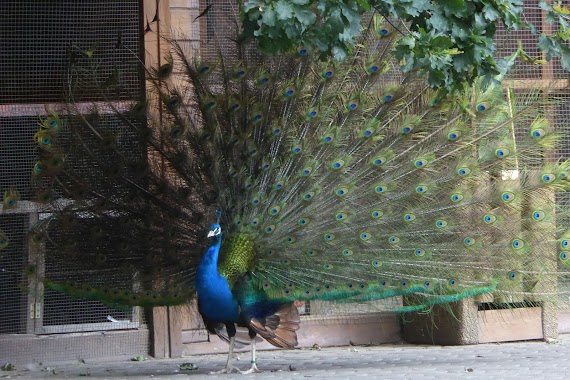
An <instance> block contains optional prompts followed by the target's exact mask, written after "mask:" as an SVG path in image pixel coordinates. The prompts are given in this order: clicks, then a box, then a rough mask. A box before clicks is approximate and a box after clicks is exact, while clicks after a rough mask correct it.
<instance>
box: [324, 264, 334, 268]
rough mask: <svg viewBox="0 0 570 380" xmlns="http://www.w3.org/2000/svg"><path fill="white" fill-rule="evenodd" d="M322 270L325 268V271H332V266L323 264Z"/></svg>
mask: <svg viewBox="0 0 570 380" xmlns="http://www.w3.org/2000/svg"><path fill="white" fill-rule="evenodd" d="M323 268H325V269H332V268H333V265H332V264H325V265H323Z"/></svg>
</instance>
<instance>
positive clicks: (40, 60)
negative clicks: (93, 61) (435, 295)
mask: <svg viewBox="0 0 570 380" xmlns="http://www.w3.org/2000/svg"><path fill="white" fill-rule="evenodd" d="M235 3H236V2H235V1H230V0H224V1H215V2H214V1H213V0H200V1H198V0H195V1H193V0H170V1H167V0H161V1H155V0H124V1H112V0H105V1H81V2H77V1H73V0H56V1H52V0H33V1H25V2H22V1H18V0H4V1H2V2H1V3H0V35H1V36H2V38H1V39H0V52H1V53H2V54H0V192H2V193H3V192H5V191H9V190H10V189H12V188H17V191H18V192H19V194H20V197H21V199H20V202H19V203H18V206H17V207H15V208H7V207H2V206H0V207H2V208H0V230H1V231H2V232H3V233H4V234H5V237H6V238H7V239H8V240H9V241H10V244H9V245H8V246H7V247H6V248H4V249H2V250H0V364H3V363H5V362H10V363H16V364H17V363H29V362H49V361H60V360H70V359H77V358H93V357H118V356H136V355H141V354H143V355H144V354H146V353H149V352H150V353H152V354H153V355H154V356H155V357H177V356H180V355H182V354H194V353H203V352H211V351H213V350H217V349H218V348H222V349H223V348H224V347H225V343H224V342H221V341H220V340H219V339H218V338H217V337H215V336H213V337H212V336H210V335H209V334H208V333H207V332H206V330H205V329H204V327H203V326H202V324H201V320H200V318H199V316H198V315H197V314H196V312H195V310H193V308H192V306H189V307H162V308H156V309H154V310H143V309H142V308H140V307H132V308H130V309H124V308H123V309H120V310H118V309H113V308H110V307H108V306H106V305H104V304H102V303H99V302H96V301H85V300H78V299H73V298H71V297H68V296H66V295H63V294H61V293H57V292H54V291H51V290H46V289H44V288H43V286H42V285H41V283H39V282H36V281H35V280H34V274H32V275H30V274H29V273H28V272H29V268H30V265H33V266H34V267H35V268H36V269H35V270H36V271H37V272H36V273H35V275H37V276H43V275H47V276H49V277H52V278H57V277H58V276H68V277H69V276H70V273H69V271H70V269H69V267H67V266H66V264H65V263H62V262H58V261H57V259H54V258H56V257H57V254H55V252H54V251H53V250H54V247H53V246H52V245H50V243H49V242H46V243H45V244H42V245H35V246H33V245H30V244H28V242H27V232H28V230H29V228H30V226H31V225H33V224H34V223H36V222H37V221H40V220H42V218H45V216H46V214H47V213H49V210H45V209H42V208H41V207H39V206H38V205H37V204H36V203H35V202H34V201H33V200H34V198H35V197H36V195H37V194H35V193H34V189H33V184H32V183H31V168H32V167H33V166H34V163H35V162H36V161H37V160H38V154H39V152H38V148H37V146H36V143H35V142H34V134H35V132H36V131H37V125H38V117H39V118H41V119H46V118H47V117H49V116H50V115H49V113H48V111H47V108H46V105H52V108H57V107H58V106H61V104H62V103H63V102H64V101H65V99H66V98H65V86H66V85H67V83H66V81H67V78H68V74H69V72H68V69H69V66H68V62H69V59H70V57H72V56H73V54H74V51H86V50H89V49H96V51H97V54H98V55H99V56H100V57H103V59H102V62H104V64H103V66H102V67H101V68H100V72H101V73H103V74H105V73H106V76H111V75H112V74H113V73H114V72H116V71H119V72H120V73H121V78H120V80H121V84H122V87H121V91H119V92H118V93H116V94H114V99H115V104H116V107H117V108H119V109H120V108H121V107H123V106H124V104H125V103H127V102H129V101H133V100H140V99H142V98H144V96H145V89H146V84H145V74H144V71H143V70H142V69H141V66H140V62H144V64H145V65H147V67H150V66H151V65H153V64H157V63H158V64H160V62H161V60H164V56H165V52H167V51H168V48H169V46H168V43H167V42H166V41H165V40H164V39H162V38H159V37H158V36H168V37H169V38H173V39H175V40H177V41H178V42H179V43H180V44H181V45H183V46H185V47H186V48H187V50H188V52H191V53H192V54H195V55H200V56H202V57H215V56H216V51H217V50H216V49H218V48H222V49H223V48H224V46H223V44H224V41H226V39H225V35H224V33H229V32H230V31H231V28H228V25H231V23H232V20H233V19H234V15H235V12H236V4H235ZM211 5H213V7H212V8H211V10H210V11H209V12H208V13H207V14H206V15H204V16H203V17H200V18H198V19H197V18H196V17H197V16H198V15H200V13H201V12H202V10H204V9H206V7H208V6H211ZM525 7H526V8H525V9H526V10H525V16H526V18H527V19H529V20H530V21H532V22H533V23H534V25H536V26H537V27H538V28H539V29H540V28H542V27H547V26H546V24H545V23H544V22H543V14H542V11H541V10H540V9H539V8H538V6H537V1H525ZM156 15H159V17H158V19H156V17H155V16H156ZM519 40H520V41H522V45H523V47H524V49H525V51H526V52H527V53H529V54H531V55H533V56H540V54H541V53H540V51H539V50H538V49H537V48H536V47H535V42H534V40H533V38H532V37H531V36H530V35H529V34H528V32H517V33H509V34H506V33H505V32H499V33H498V44H499V53H498V55H499V56H505V55H508V54H510V53H513V52H514V51H515V50H516V49H517V46H518V41H519ZM119 41H120V45H121V48H118V45H119V44H118V42H119ZM249 54H251V55H252V57H254V56H255V54H256V52H255V51H254V50H253V49H252V50H251V51H250V52H249ZM106 76H102V77H106ZM543 82H547V83H548V85H549V88H550V91H551V93H553V94H555V95H557V96H558V97H560V98H561V99H563V101H562V102H561V103H560V104H558V105H556V106H555V107H553V108H552V109H550V110H548V117H549V119H550V121H551V122H552V123H553V124H554V125H556V126H559V127H562V126H564V127H567V125H568V120H569V118H570V94H569V92H568V83H569V82H568V73H567V72H564V71H563V70H562V68H561V67H560V65H559V64H558V63H557V61H556V60H553V61H552V62H551V63H549V64H546V65H531V64H526V65H517V66H516V67H515V69H514V70H513V71H512V73H511V74H510V77H509V80H508V81H507V84H508V85H509V86H511V87H512V88H514V89H515V91H517V92H524V91H525V89H528V88H533V87H537V86H538V87H540V85H541V83H543ZM78 96H79V99H76V101H77V100H78V101H79V102H80V103H81V102H83V103H85V107H88V105H89V103H90V102H93V101H95V102H96V101H99V100H102V99H98V98H97V96H98V95H94V93H89V92H86V93H83V94H79V95H78ZM101 123H103V124H104V125H105V127H106V128H108V129H109V130H110V131H112V130H113V128H114V127H115V126H116V125H117V123H118V120H117V119H116V115H114V114H113V113H112V112H109V113H108V114H102V120H101ZM563 132H568V131H563ZM135 141H136V140H135V139H134V138H133V137H132V136H131V137H129V136H128V135H124V136H122V137H121V144H122V146H123V148H124V151H125V152H128V154H132V155H137V154H142V153H143V151H144V147H142V146H138V145H137V144H136V143H135ZM563 142H564V143H563V144H561V145H560V146H559V147H558V150H559V152H561V153H562V154H563V155H564V156H565V157H570V145H569V144H570V137H568V135H566V136H565V137H564V138H563ZM566 142H567V143H566ZM74 157H75V158H76V162H74V165H77V166H76V167H77V168H78V170H84V171H85V173H86V174H87V175H93V176H96V175H100V173H97V171H96V170H93V171H91V168H90V167H89V162H86V161H84V160H82V159H81V155H80V153H78V154H77V156H74V155H72V156H71V158H72V160H73V158H74ZM568 201H570V200H569V199H568V197H566V196H560V197H559V199H558V202H568ZM86 223H88V221H86ZM77 244H81V239H80V237H78V242H77ZM82 249H84V250H85V252H89V250H90V249H91V247H88V246H86V247H82ZM91 253H93V252H91ZM94 254H95V253H94ZM77 259H78V260H80V259H81V258H77ZM74 275H75V276H77V278H78V279H80V278H85V277H89V278H92V279H94V280H95V281H96V282H99V283H101V284H106V285H109V284H110V283H113V281H124V282H127V283H129V284H132V287H133V288H136V287H137V279H136V276H123V277H122V280H117V279H118V278H120V276H117V273H106V272H103V273H102V272H98V271H97V270H96V269H93V270H92V271H88V272H85V273H75V274H74ZM122 285H124V283H123V284H122ZM558 286H560V287H568V286H570V284H568V283H560V284H558ZM488 301H489V300H486V299H484V298H482V299H479V300H477V302H473V301H469V302H463V303H461V304H460V305H459V306H458V309H457V313H458V314H460V315H461V316H463V317H464V318H467V319H470V320H473V321H476V326H475V327H474V329H475V330H473V326H471V327H465V326H460V324H459V325H457V323H458V322H457V321H456V320H454V319H453V318H452V319H451V320H448V319H445V318H443V320H441V321H437V320H436V322H434V321H432V320H431V319H430V320H429V321H422V320H421V316H420V317H418V320H415V319H414V318H410V319H409V320H407V321H406V323H404V329H403V331H402V329H401V323H400V320H399V319H398V318H397V317H396V316H394V315H392V314H386V313H383V312H382V309H383V303H382V302H379V303H374V304H373V305H370V304H362V305H358V306H357V307H355V305H350V306H346V305H342V304H335V303H330V302H323V301H315V302H310V303H309V302H307V303H305V304H304V305H303V306H302V307H301V311H302V312H304V314H305V315H304V316H303V319H304V322H303V323H304V324H305V325H307V326H312V327H313V328H312V329H311V333H310V334H309V333H308V332H307V333H301V334H300V343H301V345H307V346H312V345H313V344H315V343H317V344H320V345H326V344H330V345H339V344H349V342H352V343H369V342H374V343H382V342H393V341H398V340H400V339H401V337H402V334H403V335H404V336H405V337H406V338H407V339H408V340H410V341H418V342H426V341H427V342H429V341H435V342H441V343H476V342H485V341H501V340H517V339H540V338H546V337H553V336H555V335H556V334H557V333H558V332H559V331H562V332H568V331H570V321H569V320H570V317H569V314H568V311H567V307H566V309H564V308H562V309H556V310H550V309H548V308H544V309H543V308H541V307H538V308H522V309H520V310H519V309H512V310H507V311H506V312H508V313H511V314H512V315H515V314H516V316H515V318H513V321H514V322H512V325H511V327H513V326H514V327H513V328H511V329H510V330H509V329H508V328H507V329H506V330H509V331H510V332H507V333H506V335H505V334H504V331H502V330H505V328H504V327H505V326H506V322H505V321H504V320H503V316H501V315H494V314H488V315H486V316H484V315H482V313H481V312H484V311H485V310H484V309H485V308H484V307H478V306H479V304H484V303H485V302H488ZM563 301H565V302H566V305H568V300H563ZM389 302H402V300H401V299H396V300H393V301H389ZM517 310H518V311H517ZM347 315H351V318H350V323H349V322H348V321H349V319H348V318H347ZM517 319H518V320H519V322H517ZM432 323H439V324H440V328H439V331H440V332H441V331H447V330H446V329H447V328H450V329H452V330H453V331H458V333H456V334H455V335H453V334H452V335H453V336H452V337H451V338H449V337H447V338H442V337H438V336H437V334H436V335H435V336H429V338H425V336H426V335H425V332H426V331H427V330H426V329H428V330H429V329H430V326H431V324H432ZM517 323H518V324H517ZM370 325H373V326H378V328H376V329H374V330H375V331H376V333H375V334H374V336H370V334H369V332H368V330H367V327H369V326H370ZM521 325H525V326H526V328H525V329H522V330H524V331H521V329H518V327H520V326H521ZM497 326H499V328H497ZM517 326H518V327H517ZM528 326H531V327H528ZM499 330H501V333H499ZM517 330H518V331H517ZM331 331H332V333H331ZM432 332H433V331H432ZM501 334H503V335H501ZM509 334H510V335H509ZM426 339H427V340H426ZM446 339H447V340H446ZM449 339H451V340H449Z"/></svg>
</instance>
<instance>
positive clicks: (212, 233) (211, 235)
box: [208, 231, 216, 238]
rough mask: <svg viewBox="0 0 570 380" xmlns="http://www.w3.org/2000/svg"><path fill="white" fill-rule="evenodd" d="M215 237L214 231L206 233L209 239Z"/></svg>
mask: <svg viewBox="0 0 570 380" xmlns="http://www.w3.org/2000/svg"><path fill="white" fill-rule="evenodd" d="M215 235H216V231H210V232H208V237H209V238H211V237H214V236H215Z"/></svg>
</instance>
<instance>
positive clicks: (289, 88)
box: [4, 19, 570, 372]
mask: <svg viewBox="0 0 570 380" xmlns="http://www.w3.org/2000/svg"><path fill="white" fill-rule="evenodd" d="M392 37H393V36H392V34H391V33H390V31H389V29H387V28H385V27H384V26H383V24H382V22H381V20H380V19H374V21H373V22H372V24H371V26H370V28H369V29H367V30H366V31H365V33H364V34H363V37H362V41H361V43H360V44H359V45H358V46H357V47H356V48H355V50H354V52H353V53H352V55H351V56H350V58H349V59H348V60H347V61H345V62H334V61H318V60H315V59H314V58H313V57H312V52H311V51H309V50H308V49H305V48H304V47H299V49H298V50H297V51H296V52H295V53H291V54H288V55H281V56H275V57H264V56H259V55H258V54H252V52H251V51H250V50H248V49H249V47H248V46H249V45H247V44H245V43H244V42H243V41H240V40H239V39H238V42H237V43H236V44H235V46H234V50H231V51H229V50H228V49H226V47H227V46H225V45H224V50H223V51H221V52H220V53H219V55H218V56H217V57H215V59H213V60H211V61H206V60H201V59H198V58H194V57H188V56H187V55H186V54H185V51H184V48H183V46H182V45H181V44H179V43H176V42H171V44H172V56H171V57H167V62H166V63H165V64H163V65H161V66H160V67H156V68H154V69H149V70H146V79H147V96H146V98H145V99H135V100H133V99H130V98H129V97H128V96H125V94H123V92H122V87H121V73H119V72H116V71H113V73H112V74H111V76H109V77H106V76H105V77H103V76H102V75H101V74H100V72H99V70H100V68H101V67H103V66H104V63H102V62H101V61H100V60H99V59H98V56H97V52H95V53H93V54H74V55H73V57H72V58H73V59H72V60H71V62H70V65H69V81H68V88H67V92H68V93H69V94H70V102H69V105H68V106H67V108H65V109H54V107H46V110H47V115H48V116H47V117H41V118H40V127H39V129H38V131H37V133H36V135H35V138H36V140H37V143H38V146H39V148H40V151H41V156H40V159H39V161H38V162H36V163H35V165H34V167H33V170H32V172H33V174H32V176H33V183H34V186H35V188H36V202H38V203H40V204H42V205H43V206H42V211H43V214H42V215H43V217H42V218H40V220H39V222H38V223H37V224H36V226H35V227H34V228H33V229H32V230H31V232H30V236H29V244H30V245H32V246H33V245H36V246H40V245H41V246H42V247H45V249H46V251H47V254H46V260H49V261H51V262H53V263H57V265H58V268H61V270H59V271H56V272H53V273H52V274H51V275H46V276H45V278H44V285H45V286H46V287H47V288H48V289H51V290H56V291H61V292H65V293H68V294H70V295H72V296H75V297H82V298H87V299H94V300H100V301H103V302H105V303H106V304H109V305H113V306H118V305H143V306H155V305H174V304H181V303H185V302H188V301H190V300H192V299H193V298H194V297H195V296H196V293H197V298H198V307H199V310H200V313H201V314H202V316H203V319H204V322H205V325H206V327H207V329H208V330H209V331H210V332H212V333H216V334H218V335H220V336H221V337H222V338H224V339H226V340H227V341H229V342H230V356H229V357H228V364H227V366H226V368H225V369H224V371H225V372H231V371H232V370H234V369H235V367H233V366H232V365H231V363H230V359H231V352H232V349H233V346H234V344H236V342H237V343H246V344H247V343H249V342H250V341H252V342H253V344H254V343H255V339H254V338H255V336H256V335H260V336H261V337H263V338H265V339H266V340H268V341H269V342H270V343H272V344H273V345H275V346H278V347H283V348H291V347H294V346H295V345H296V344H297V338H296V332H295V331H296V330H297V328H298V326H299V323H300V319H299V314H298V312H297V309H296V307H295V306H294V304H293V302H294V301H303V300H343V301H346V302H362V301H367V300H377V299H384V298H390V297H396V296H402V295H407V296H408V297H407V302H406V304H405V306H398V307H397V308H396V309H395V310H394V311H395V312H402V313H403V312H414V311H422V312H429V310H430V309H431V308H432V307H433V306H434V305H438V304H447V303H451V302H454V301H457V300H460V299H462V298H466V297H472V296H476V295H480V294H493V295H494V297H495V298H496V299H500V300H511V301H516V302H521V301H524V300H530V301H534V302H541V301H555V300H556V299H557V297H559V295H560V293H562V292H563V290H562V289H558V288H557V287H556V285H555V284H556V280H557V279H558V278H560V277H562V276H567V275H568V274H569V273H570V272H569V270H568V264H569V263H570V259H569V257H570V256H569V255H570V254H569V253H568V251H567V250H566V248H567V246H568V244H569V242H570V233H569V232H568V231H567V230H566V228H567V225H566V224H565V222H566V220H567V219H566V218H567V215H568V207H567V205H563V204H557V203H556V202H555V200H556V193H558V192H564V191H567V190H568V188H569V187H570V184H569V182H568V178H567V176H568V173H569V172H570V162H568V161H567V160H566V159H564V158H562V157H561V156H560V154H558V153H557V144H558V140H559V138H560V133H559V132H557V131H556V130H555V129H554V128H553V127H551V126H550V125H549V121H548V113H549V110H550V109H551V107H552V106H553V103H554V102H556V99H553V98H552V97H550V96H546V95H545V94H547V93H546V92H545V91H541V90H536V91H534V92H530V93H524V94H515V93H514V92H513V91H510V90H504V89H503V88H502V87H501V86H498V85H490V86H488V87H486V88H483V87H482V86H481V84H480V83H477V84H475V85H474V86H473V87H472V88H471V89H469V90H468V91H466V92H465V93H463V94H455V95H454V96H448V97H446V98H444V99H440V98H439V97H438V96H437V93H436V92H434V91H433V90H430V89H429V88H427V87H426V86H425V83H424V82H423V81H422V80H421V75H420V74H418V73H415V74H409V75H402V74H401V73H400V72H399V71H398V70H397V68H395V67H396V65H395V64H394V62H392V60H391V54H390V48H391V44H392ZM224 43H225V44H226V45H227V43H226V42H224ZM252 56H254V58H252ZM515 95H517V96H515ZM93 98H97V99H99V100H100V99H103V101H98V102H90V101H89V99H93ZM12 199H13V200H14V202H16V201H17V191H16V190H15V189H14V190H9V191H7V193H6V194H5V196H4V203H5V204H6V202H8V203H9V202H10V201H11V200H12ZM208 228H209V232H208ZM206 236H208V237H209V238H210V243H208V242H207V239H206ZM29 271H30V273H34V272H35V270H34V267H33V266H31V267H30V269H29ZM236 326H238V327H245V328H247V330H248V331H247V333H241V332H238V333H236ZM252 353H253V354H252V355H253V358H252V367H251V368H250V369H249V370H248V371H246V372H253V371H256V370H257V366H256V363H255V346H253V348H252Z"/></svg>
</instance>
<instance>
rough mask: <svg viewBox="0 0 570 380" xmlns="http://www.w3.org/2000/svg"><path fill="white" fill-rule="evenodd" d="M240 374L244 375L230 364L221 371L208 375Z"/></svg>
mask: <svg viewBox="0 0 570 380" xmlns="http://www.w3.org/2000/svg"><path fill="white" fill-rule="evenodd" d="M234 371H235V372H239V373H243V372H242V371H241V370H240V369H239V368H238V367H234V366H233V365H230V364H228V365H227V366H226V368H224V369H222V370H219V371H212V372H209V373H208V375H221V374H223V373H232V372H234Z"/></svg>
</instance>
